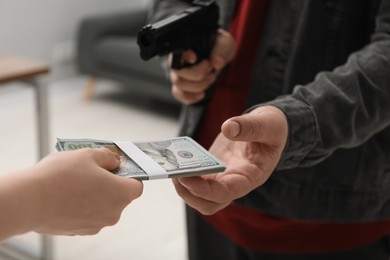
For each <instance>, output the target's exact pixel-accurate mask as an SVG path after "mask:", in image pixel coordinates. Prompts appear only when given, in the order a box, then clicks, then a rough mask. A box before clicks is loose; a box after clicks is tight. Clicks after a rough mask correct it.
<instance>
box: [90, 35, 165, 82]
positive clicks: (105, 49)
mask: <svg viewBox="0 0 390 260" xmlns="http://www.w3.org/2000/svg"><path fill="white" fill-rule="evenodd" d="M94 52H95V53H96V56H95V57H96V60H97V62H98V63H99V64H101V65H103V66H110V67H113V68H114V69H119V70H121V71H129V75H131V74H134V73H136V74H139V76H141V77H146V78H151V79H153V80H158V81H161V80H162V81H166V80H167V79H166V75H165V72H164V70H163V69H162V67H161V65H160V62H159V59H158V58H153V59H151V60H148V61H144V60H142V59H141V58H140V55H139V47H138V45H137V43H136V38H135V37H131V36H107V37H105V38H102V39H101V40H99V41H97V42H96V46H94Z"/></svg>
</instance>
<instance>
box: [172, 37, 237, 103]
mask: <svg viewBox="0 0 390 260" xmlns="http://www.w3.org/2000/svg"><path fill="white" fill-rule="evenodd" d="M235 52H236V44H235V41H234V39H233V37H232V36H231V35H230V34H229V33H228V32H226V31H224V30H222V29H220V30H219V31H218V35H217V39H216V43H215V46H214V48H213V50H212V51H211V54H210V59H209V60H203V61H202V62H200V63H199V64H196V65H194V66H191V67H189V68H183V69H180V70H171V72H170V78H171V82H172V94H173V96H174V97H175V98H176V99H177V100H178V101H180V102H181V103H183V104H194V103H196V102H198V101H200V100H202V99H203V98H204V95H205V91H206V90H207V88H208V87H209V86H210V85H211V84H212V83H213V82H214V81H215V79H216V78H217V76H218V74H219V72H220V70H221V69H222V68H223V67H224V66H225V65H226V64H227V63H228V62H230V61H231V60H232V59H233V57H234V54H235ZM169 60H170V62H169V63H171V60H172V55H170V58H169ZM196 60H197V57H196V54H195V53H194V52H193V51H191V50H188V51H186V52H184V53H183V55H182V62H185V63H188V64H194V63H195V62H196Z"/></svg>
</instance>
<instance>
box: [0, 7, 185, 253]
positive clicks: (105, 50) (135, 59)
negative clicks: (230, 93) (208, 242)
mask: <svg viewBox="0 0 390 260" xmlns="http://www.w3.org/2000/svg"><path fill="white" fill-rule="evenodd" d="M148 4H149V1H148V0H138V1H128V0H127V1H125V0H115V1H105V0H83V1H76V0H50V1H49V0H33V1H20V0H0V63H1V57H2V56H6V57H18V58H22V59H24V58H25V59H29V60H34V61H39V62H42V63H45V64H47V65H48V66H49V68H50V73H49V74H45V75H42V76H41V77H40V80H41V82H44V83H43V84H44V85H45V86H46V87H47V98H48V107H47V111H46V112H47V114H48V124H49V134H48V136H47V139H48V142H49V150H50V152H51V153H53V152H56V151H55V149H54V144H55V142H56V137H60V138H96V139H103V140H123V141H124V140H126V141H147V140H151V141H153V140H160V139H167V138H172V137H175V136H176V135H177V132H178V117H179V113H180V106H179V105H178V104H177V103H176V102H175V101H174V100H173V99H172V98H171V96H170V85H169V82H168V80H167V79H166V77H165V74H164V71H163V70H162V69H161V67H160V65H159V61H158V59H154V60H152V61H148V62H145V61H142V60H140V58H139V55H138V48H137V45H136V43H135V40H136V33H137V32H138V30H140V29H141V27H142V25H144V24H145V23H146V10H147V7H148ZM0 68H1V66H0ZM0 73H1V71H0ZM34 98H35V93H34V89H33V88H31V86H30V85H29V84H27V83H25V82H22V81H18V80H15V81H12V82H9V83H6V84H0V122H1V127H0V143H1V145H0V167H1V170H0V174H7V173H10V172H12V171H15V170H18V169H21V168H24V167H28V166H31V165H33V164H35V163H36V162H37V160H38V159H39V154H38V145H39V144H38V142H37V126H36V125H37V122H36V121H37V115H36V111H35V107H36V104H35V103H34V102H35V99H34ZM0 214H1V213H0ZM42 214H44V212H42ZM50 239H51V242H52V252H53V254H52V259H58V260H65V259H78V260H92V259H94V260H97V259H102V260H103V259H115V260H121V259H140V260H147V259H171V260H175V259H180V260H182V259H186V241H185V221H184V204H183V203H182V201H181V199H179V198H178V196H177V195H176V193H175V191H174V188H173V185H172V184H171V181H170V180H155V181H147V182H145V188H144V194H143V195H142V197H141V198H139V199H138V200H136V201H134V202H133V203H132V204H131V205H130V206H129V207H128V208H126V210H125V211H124V212H123V215H122V217H121V219H120V221H119V223H118V224H117V225H116V226H114V227H109V228H105V229H103V230H102V231H101V232H100V233H99V234H98V235H96V236H91V237H51V238H50ZM10 245H11V246H12V247H16V248H17V249H18V250H19V249H20V251H21V252H23V253H22V254H21V255H17V256H14V257H12V256H10V255H7V254H5V253H4V252H3V251H6V250H7V249H8V248H9V246H10ZM41 248H42V237H41V236H39V235H37V234H35V233H29V234H25V235H21V236H17V237H14V238H12V239H10V240H8V241H5V242H3V243H0V259H43V258H42V256H41V253H42V252H41ZM2 252H3V253H2ZM24 253H26V254H25V255H26V256H24ZM24 257H25V258H24Z"/></svg>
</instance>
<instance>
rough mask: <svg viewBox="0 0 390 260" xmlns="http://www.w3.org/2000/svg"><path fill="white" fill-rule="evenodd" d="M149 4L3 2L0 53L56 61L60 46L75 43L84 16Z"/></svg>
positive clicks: (142, 0)
mask: <svg viewBox="0 0 390 260" xmlns="http://www.w3.org/2000/svg"><path fill="white" fill-rule="evenodd" d="M147 3H148V0H111V1H110V0H0V54H1V53H5V54H7V53H9V54H14V55H21V56H26V57H31V58H36V59H41V60H44V61H46V62H53V56H54V55H55V50H58V47H59V46H63V45H64V43H72V42H74V39H75V35H76V30H77V26H78V24H79V21H80V19H82V18H83V17H84V16H86V15H90V14H97V13H105V12H114V11H117V10H124V9H126V8H134V7H138V6H145V5H147Z"/></svg>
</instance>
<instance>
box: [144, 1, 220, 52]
mask: <svg viewBox="0 0 390 260" xmlns="http://www.w3.org/2000/svg"><path fill="white" fill-rule="evenodd" d="M218 19H219V10H218V7H217V5H216V4H215V3H214V2H212V3H210V4H208V5H195V6H192V7H190V8H187V9H186V10H184V11H183V12H182V13H180V14H177V15H172V16H170V17H167V18H165V19H163V20H161V21H158V22H156V23H154V24H147V25H145V26H144V27H143V28H142V29H141V30H140V31H139V32H138V35H137V43H138V46H139V47H140V56H141V58H142V59H143V60H149V59H151V58H153V57H154V56H156V55H159V56H162V55H167V54H168V53H170V52H173V51H175V50H178V49H187V48H190V47H191V44H194V40H195V39H196V37H198V36H199V35H206V34H209V33H211V32H215V31H216V30H217V29H218V27H219V26H218Z"/></svg>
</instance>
